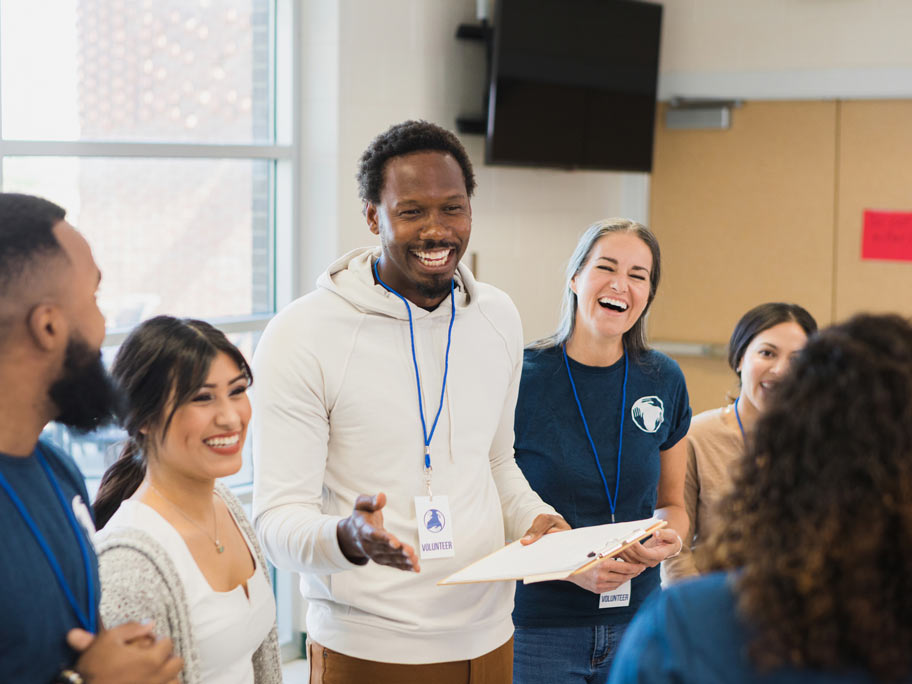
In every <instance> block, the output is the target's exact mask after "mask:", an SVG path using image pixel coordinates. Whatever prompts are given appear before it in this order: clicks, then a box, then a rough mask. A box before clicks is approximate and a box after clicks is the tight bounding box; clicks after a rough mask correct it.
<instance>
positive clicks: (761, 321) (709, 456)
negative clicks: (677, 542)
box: [662, 302, 817, 580]
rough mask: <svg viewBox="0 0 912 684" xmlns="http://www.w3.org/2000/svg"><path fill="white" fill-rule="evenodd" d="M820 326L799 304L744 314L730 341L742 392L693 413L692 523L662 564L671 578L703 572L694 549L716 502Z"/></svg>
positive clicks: (708, 529)
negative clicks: (792, 366)
mask: <svg viewBox="0 0 912 684" xmlns="http://www.w3.org/2000/svg"><path fill="white" fill-rule="evenodd" d="M816 330H817V321H815V320H814V317H813V316H811V314H809V313H808V312H807V311H806V310H805V309H803V308H802V307H800V306H798V305H797V304H786V303H783V302H768V303H766V304H760V305H759V306H755V307H754V308H753V309H751V310H750V311H748V312H747V313H746V314H744V315H743V316H742V317H741V320H739V321H738V324H737V325H736V326H735V329H734V331H733V332H732V335H731V340H729V343H728V365H729V366H730V367H731V369H732V370H733V371H734V372H735V375H737V376H738V387H739V391H738V397H737V398H736V399H735V400H734V402H733V403H730V404H729V405H728V406H725V407H723V408H717V409H710V410H709V411H704V412H703V413H701V414H699V415H697V416H694V419H693V420H692V421H691V423H690V430H689V431H688V433H687V476H686V478H685V480H684V502H685V504H686V507H687V517H688V518H689V520H690V528H689V529H688V530H687V533H686V534H684V535H683V539H684V548H683V549H682V551H681V553H680V554H679V555H678V556H677V557H676V558H674V559H669V561H668V562H667V563H664V564H663V565H662V573H663V576H664V577H666V578H668V579H669V580H678V579H681V578H682V577H688V576H691V575H696V574H699V573H700V572H702V571H703V568H701V567H700V565H699V564H698V562H697V559H696V558H697V554H694V553H693V551H694V549H696V548H697V547H698V546H699V545H700V544H701V543H702V542H703V540H704V539H706V538H707V537H708V536H709V535H711V534H712V532H713V530H714V528H715V526H716V525H717V522H716V520H717V519H716V511H715V504H716V503H717V502H718V501H719V499H721V498H722V497H723V496H724V495H725V494H726V493H727V492H728V490H729V489H730V488H731V479H732V472H731V471H732V465H733V464H734V463H735V462H737V461H738V460H739V459H740V458H741V455H742V454H743V453H744V444H745V441H746V440H747V439H748V437H749V436H750V435H751V434H752V433H753V430H754V426H755V425H756V423H757V419H758V418H759V417H760V414H761V413H762V411H763V409H764V408H765V407H766V404H767V401H768V397H769V396H770V394H771V393H772V392H773V390H774V389H775V387H776V385H777V384H778V383H779V382H780V381H781V380H782V378H783V377H784V375H785V372H786V371H787V370H788V367H789V364H790V363H791V360H792V358H794V357H795V356H796V355H797V354H798V352H799V351H801V349H802V348H803V347H804V345H805V343H806V342H807V339H808V336H810V335H812V334H813V333H814V332H816Z"/></svg>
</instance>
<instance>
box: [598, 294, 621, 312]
mask: <svg viewBox="0 0 912 684" xmlns="http://www.w3.org/2000/svg"><path fill="white" fill-rule="evenodd" d="M598 302H599V304H603V305H605V306H613V307H615V308H617V309H620V310H621V311H627V303H626V302H622V301H621V300H619V299H612V298H611V297H599V300H598Z"/></svg>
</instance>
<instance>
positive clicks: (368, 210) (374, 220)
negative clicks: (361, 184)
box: [364, 202, 380, 235]
mask: <svg viewBox="0 0 912 684" xmlns="http://www.w3.org/2000/svg"><path fill="white" fill-rule="evenodd" d="M378 212H379V209H377V205H376V204H374V203H373V202H365V203H364V216H365V218H367V227H368V228H370V232H372V233H373V234H374V235H380V217H379V216H378Z"/></svg>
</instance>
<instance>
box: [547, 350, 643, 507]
mask: <svg viewBox="0 0 912 684" xmlns="http://www.w3.org/2000/svg"><path fill="white" fill-rule="evenodd" d="M561 351H562V352H563V353H564V365H565V366H566V367H567V376H568V377H569V378H570V387H571V389H573V398H574V399H576V407H577V408H578V409H579V414H580V418H582V419H583V427H584V428H585V429H586V437H587V438H588V439H589V446H591V447H592V454H593V456H595V465H596V467H597V468H598V471H599V475H601V476H602V484H603V485H605V495H606V496H607V497H608V505H609V506H610V507H611V522H614V511H615V509H616V508H617V501H618V490H619V488H620V486H621V449H622V448H623V445H624V414H625V413H626V412H627V411H626V409H625V406H626V404H627V371H628V369H629V360H628V357H627V352H626V350H625V351H624V386H623V389H622V390H621V427H620V428H618V457H617V477H616V478H615V480H614V497H612V496H611V492H610V491H609V489H608V480H607V479H606V478H605V471H604V470H602V464H601V462H600V461H599V455H598V450H597V449H596V448H595V442H594V441H592V433H591V432H589V423H588V422H586V415H585V414H584V413H583V405H582V404H581V403H580V400H579V394H577V393H576V383H575V382H573V373H571V372H570V361H569V360H568V359H567V345H566V344H562V345H561Z"/></svg>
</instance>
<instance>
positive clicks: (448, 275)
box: [366, 152, 472, 308]
mask: <svg viewBox="0 0 912 684" xmlns="http://www.w3.org/2000/svg"><path fill="white" fill-rule="evenodd" d="M383 177H384V183H383V188H382V190H381V192H380V203H379V204H373V203H370V202H369V203H368V204H367V209H366V216H367V223H368V226H369V227H370V230H371V232H372V233H374V234H376V235H379V236H380V245H381V250H382V254H381V256H380V261H379V264H378V271H379V273H380V277H381V278H382V279H383V281H384V282H385V283H386V284H387V285H389V286H390V287H391V288H393V289H394V290H396V291H397V292H398V293H399V294H401V295H402V296H404V297H405V298H406V299H408V300H410V301H412V302H414V303H415V304H417V305H418V306H421V307H425V308H432V307H435V306H437V304H439V303H440V302H441V301H443V299H444V298H445V297H446V296H447V295H448V294H449V292H450V281H451V280H452V279H453V274H454V273H455V272H456V265H457V264H458V263H459V260H460V259H461V258H462V255H463V254H464V253H465V250H466V247H467V246H468V244H469V234H470V233H471V231H472V207H471V205H470V204H469V196H468V194H467V193H466V186H465V178H463V175H462V169H461V168H460V166H459V164H458V163H457V162H456V160H455V159H454V158H453V157H452V156H451V155H449V154H446V153H445V152H413V153H411V154H406V155H403V156H401V157H393V158H392V159H390V160H389V161H388V162H387V163H386V167H385V168H384V173H383Z"/></svg>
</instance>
